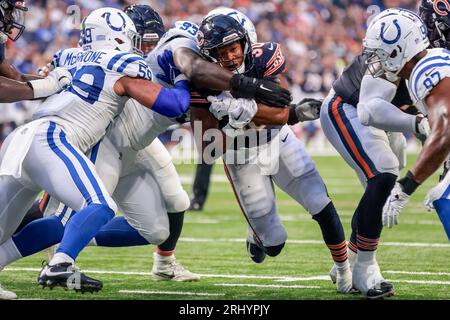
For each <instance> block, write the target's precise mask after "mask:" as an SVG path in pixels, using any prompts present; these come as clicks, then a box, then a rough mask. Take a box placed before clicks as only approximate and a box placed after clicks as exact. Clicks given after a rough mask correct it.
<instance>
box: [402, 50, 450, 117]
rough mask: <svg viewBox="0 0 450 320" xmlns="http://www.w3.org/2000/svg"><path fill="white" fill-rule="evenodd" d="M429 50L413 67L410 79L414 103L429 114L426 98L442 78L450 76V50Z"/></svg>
mask: <svg viewBox="0 0 450 320" xmlns="http://www.w3.org/2000/svg"><path fill="white" fill-rule="evenodd" d="M427 51H428V52H427V54H426V56H425V57H423V58H422V59H420V60H419V62H417V64H416V65H415V67H414V68H413V70H412V72H411V75H410V77H409V81H408V87H409V93H410V95H411V98H412V100H413V103H414V105H415V106H416V107H417V108H418V109H419V111H420V112H422V113H423V114H428V109H427V106H426V103H425V98H426V97H427V96H428V94H429V93H430V92H431V90H433V88H434V87H435V86H437V84H438V83H439V82H440V81H441V80H442V79H444V78H446V77H450V51H449V50H446V49H442V48H439V49H429V50H427Z"/></svg>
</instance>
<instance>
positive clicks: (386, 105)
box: [357, 75, 416, 132]
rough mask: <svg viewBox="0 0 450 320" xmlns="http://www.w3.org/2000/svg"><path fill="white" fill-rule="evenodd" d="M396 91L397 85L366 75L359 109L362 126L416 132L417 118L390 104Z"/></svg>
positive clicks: (362, 83)
mask: <svg viewBox="0 0 450 320" xmlns="http://www.w3.org/2000/svg"><path fill="white" fill-rule="evenodd" d="M396 91H397V86H396V85H395V84H393V83H391V82H389V81H387V80H384V79H382V78H374V77H372V76H371V75H365V76H364V77H363V79H362V82H361V90H360V96H359V103H358V108H357V109H358V118H359V121H361V124H363V125H365V126H373V127H375V128H378V129H381V130H385V131H391V132H415V127H416V116H413V115H410V114H407V113H404V112H403V111H401V110H400V109H398V108H397V107H396V106H394V105H393V104H392V103H391V102H390V101H391V100H392V99H393V98H394V96H395V92H396Z"/></svg>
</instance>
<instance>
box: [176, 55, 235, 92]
mask: <svg viewBox="0 0 450 320" xmlns="http://www.w3.org/2000/svg"><path fill="white" fill-rule="evenodd" d="M174 63H175V65H176V66H177V67H178V68H179V69H180V71H181V72H182V73H183V74H184V75H185V76H186V77H187V78H188V80H189V82H191V83H193V84H194V85H195V86H197V87H198V88H207V89H212V90H218V91H224V90H230V89H231V88H230V79H231V77H232V76H233V73H232V72H231V71H228V70H226V69H224V68H221V67H219V66H218V65H216V64H213V63H211V62H208V61H206V60H204V59H203V58H201V57H200V56H199V55H197V54H196V53H194V52H193V51H192V50H190V49H187V48H181V49H178V50H177V51H175V54H174Z"/></svg>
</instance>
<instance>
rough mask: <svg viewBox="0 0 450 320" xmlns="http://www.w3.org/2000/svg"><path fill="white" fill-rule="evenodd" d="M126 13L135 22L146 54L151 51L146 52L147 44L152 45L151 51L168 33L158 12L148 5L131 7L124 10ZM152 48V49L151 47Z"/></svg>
mask: <svg viewBox="0 0 450 320" xmlns="http://www.w3.org/2000/svg"><path fill="white" fill-rule="evenodd" d="M124 12H125V13H126V14H127V15H128V16H129V17H130V18H131V20H133V22H134V25H135V26H136V30H137V32H138V33H139V34H140V35H141V38H142V42H143V46H142V47H143V51H144V54H147V53H148V52H145V51H151V50H145V48H146V43H147V44H148V43H151V44H153V46H151V49H153V47H154V46H156V44H157V43H158V41H159V40H160V39H161V37H162V36H163V34H164V33H165V32H166V29H165V28H164V23H163V20H162V19H161V17H160V15H159V14H158V12H156V11H155V10H154V9H153V8H152V7H150V6H148V5H135V4H133V5H131V6H128V7H126V8H125V9H124ZM149 48H150V47H149Z"/></svg>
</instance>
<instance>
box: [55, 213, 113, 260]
mask: <svg viewBox="0 0 450 320" xmlns="http://www.w3.org/2000/svg"><path fill="white" fill-rule="evenodd" d="M113 217H114V211H113V210H111V208H109V207H108V206H106V205H101V204H90V205H89V206H87V207H86V208H84V209H83V210H81V211H79V212H78V213H76V214H75V215H74V216H73V217H72V218H71V219H70V220H69V222H68V223H67V225H66V230H65V231H64V236H63V238H62V240H61V244H60V246H59V248H58V250H57V253H65V254H66V255H68V256H70V257H71V258H72V259H74V260H75V259H76V257H77V256H78V255H79V254H80V252H81V250H83V248H84V247H85V246H86V245H87V244H88V243H89V241H91V239H92V238H94V237H95V235H96V234H97V232H98V231H100V229H101V227H102V226H104V225H105V224H107V223H108V221H109V220H111V219H112V218H113Z"/></svg>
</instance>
